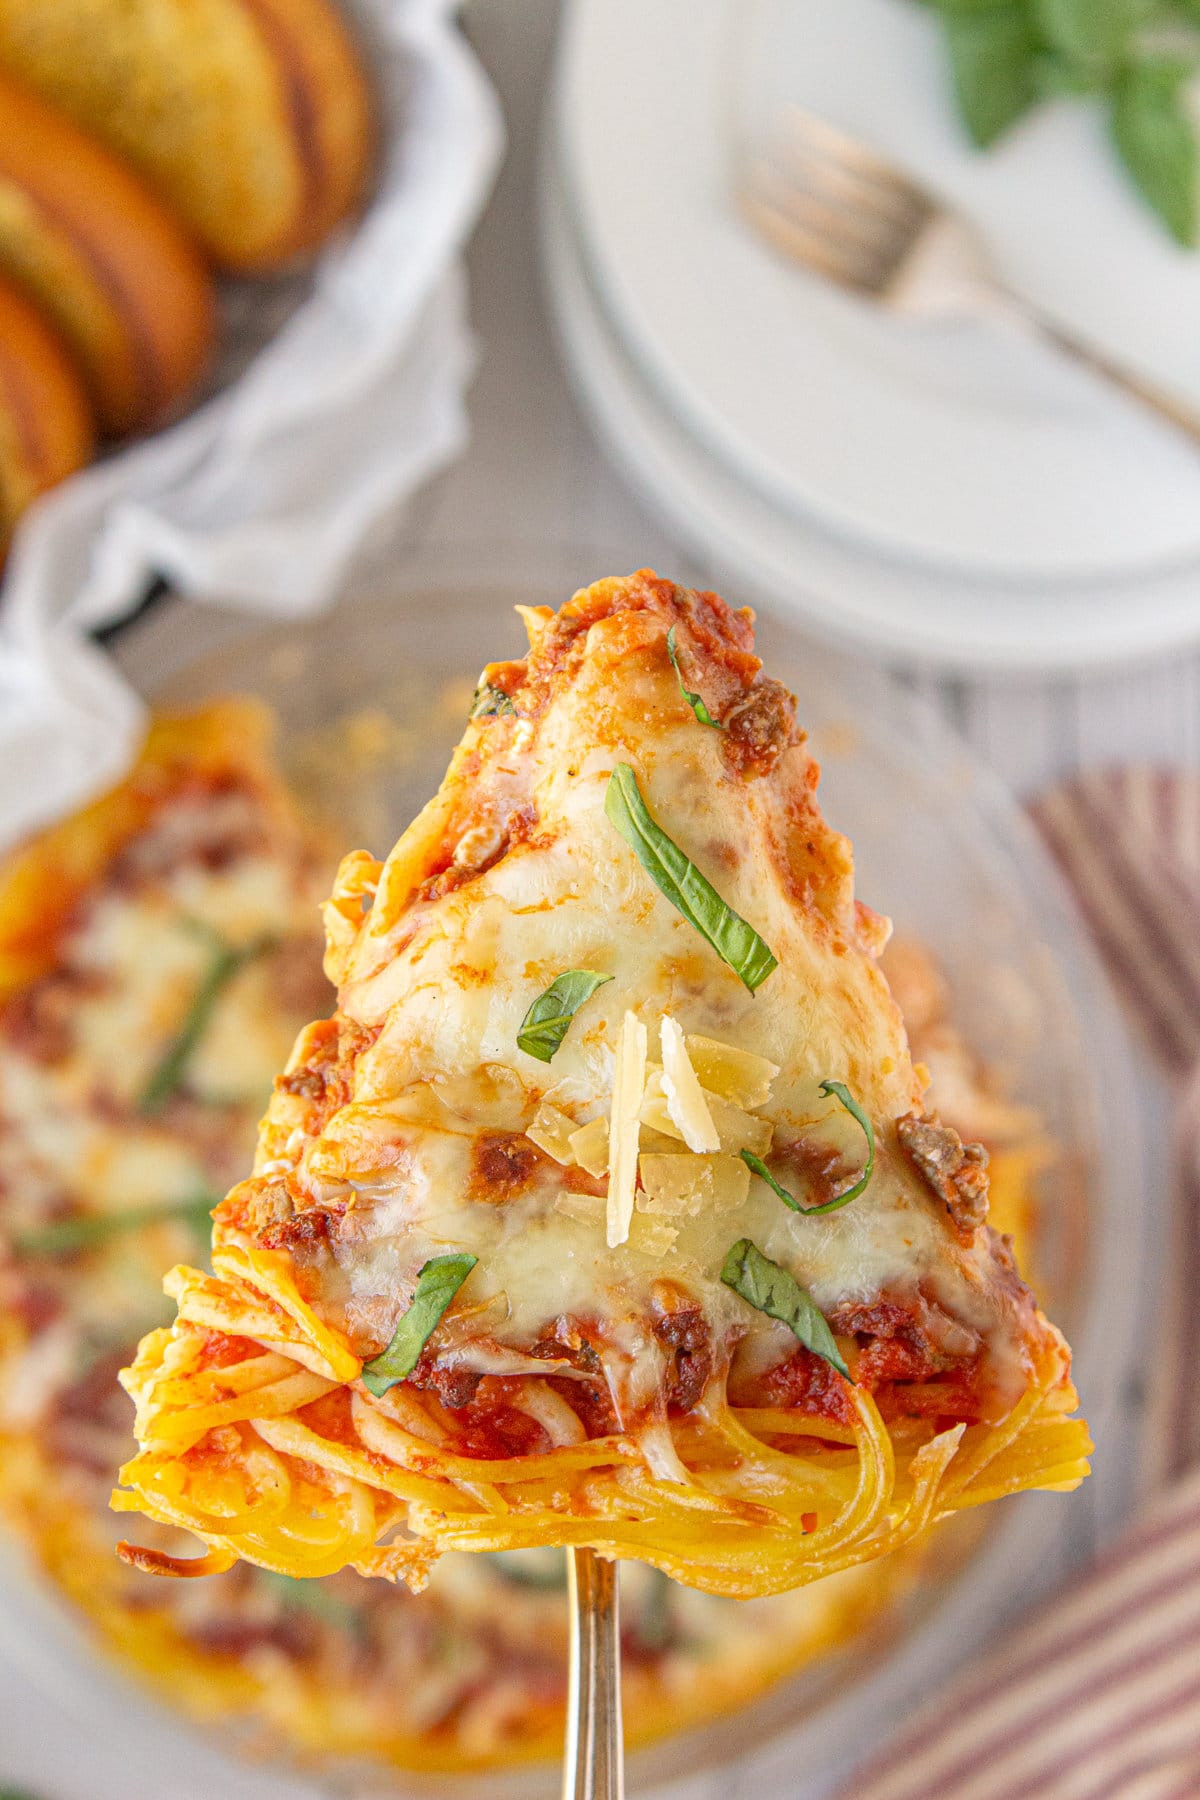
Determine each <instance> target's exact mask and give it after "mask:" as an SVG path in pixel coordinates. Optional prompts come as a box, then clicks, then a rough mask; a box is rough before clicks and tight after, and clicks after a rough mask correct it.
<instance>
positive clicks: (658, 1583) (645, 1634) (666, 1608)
mask: <svg viewBox="0 0 1200 1800" xmlns="http://www.w3.org/2000/svg"><path fill="white" fill-rule="evenodd" d="M646 1574H647V1576H648V1577H649V1580H648V1582H647V1587H646V1591H645V1595H644V1597H643V1599H642V1605H641V1611H640V1612H636V1613H635V1614H634V1630H635V1632H636V1633H637V1638H638V1642H639V1643H640V1644H641V1646H642V1648H643V1650H665V1649H666V1648H667V1645H668V1644H669V1643H670V1642H671V1640H672V1638H673V1637H674V1636H675V1620H674V1617H673V1614H674V1610H675V1609H674V1605H673V1601H674V1596H675V1583H674V1582H673V1581H672V1580H671V1577H670V1576H669V1575H668V1574H666V1573H665V1572H664V1571H663V1570H662V1569H655V1568H649V1569H647V1571H646Z"/></svg>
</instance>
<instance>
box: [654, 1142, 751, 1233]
mask: <svg viewBox="0 0 1200 1800" xmlns="http://www.w3.org/2000/svg"><path fill="white" fill-rule="evenodd" d="M638 1167H639V1169H640V1171H641V1177H642V1187H641V1191H640V1192H639V1194H638V1197H637V1202H638V1210H639V1212H644V1213H663V1214H665V1215H666V1216H668V1217H671V1218H678V1217H679V1216H680V1215H684V1216H686V1217H688V1218H695V1217H697V1215H698V1214H700V1213H702V1212H727V1211H731V1210H732V1209H733V1208H734V1207H737V1206H742V1205H744V1204H745V1201H746V1196H747V1194H748V1193H749V1191H750V1171H749V1169H748V1168H747V1167H746V1165H745V1163H744V1162H743V1161H742V1159H741V1158H740V1157H739V1156H687V1155H681V1154H679V1153H674V1154H669V1155H666V1156H657V1155H646V1154H643V1155H642V1157H641V1158H640V1160H639V1163H638Z"/></svg>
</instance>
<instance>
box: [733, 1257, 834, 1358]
mask: <svg viewBox="0 0 1200 1800" xmlns="http://www.w3.org/2000/svg"><path fill="white" fill-rule="evenodd" d="M721 1280H722V1281H723V1282H724V1283H725V1286H726V1287H731V1288H732V1289H733V1291H734V1293H735V1294H740V1295H741V1297H742V1299H743V1300H746V1301H748V1302H749V1304H750V1305H751V1306H753V1307H756V1308H757V1309H758V1311H759V1312H761V1313H766V1314H767V1316H768V1318H771V1319H778V1320H780V1321H781V1323H782V1324H784V1325H787V1326H788V1327H789V1328H790V1329H791V1330H792V1331H794V1332H795V1334H796V1336H797V1337H798V1338H799V1339H800V1342H801V1343H802V1344H803V1345H804V1346H805V1347H806V1349H809V1350H811V1351H813V1352H814V1354H815V1355H817V1356H823V1357H824V1359H825V1361H826V1362H827V1363H832V1365H833V1367H834V1368H835V1369H836V1370H837V1372H838V1374H839V1375H844V1376H845V1377H846V1379H847V1381H849V1379H850V1371H849V1369H848V1368H847V1367H846V1365H845V1363H844V1362H843V1361H842V1354H841V1351H840V1350H839V1349H838V1347H837V1340H836V1339H835V1337H834V1335H833V1333H832V1331H830V1329H829V1326H828V1324H827V1323H826V1320H825V1317H824V1314H823V1313H822V1312H821V1311H820V1309H819V1307H818V1306H817V1304H816V1302H815V1301H814V1300H813V1298H812V1295H811V1294H808V1293H806V1292H805V1290H804V1289H803V1288H802V1287H801V1286H800V1283H799V1282H798V1281H796V1280H795V1278H794V1277H793V1276H791V1275H789V1274H788V1272H787V1270H786V1269H781V1268H780V1267H779V1264H778V1263H773V1262H772V1261H771V1259H770V1257H769V1256H764V1255H763V1253H762V1251H761V1250H760V1249H759V1248H758V1246H757V1245H756V1244H752V1243H751V1241H750V1239H749V1238H739V1239H738V1241H737V1243H736V1244H734V1245H733V1246H732V1248H731V1249H730V1251H729V1254H728V1256H727V1257H726V1258H725V1265H724V1267H723V1268H722V1270H721Z"/></svg>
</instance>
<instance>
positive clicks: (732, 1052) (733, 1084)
mask: <svg viewBox="0 0 1200 1800" xmlns="http://www.w3.org/2000/svg"><path fill="white" fill-rule="evenodd" d="M684 1042H685V1043H686V1045H687V1053H688V1056H689V1057H690V1058H691V1064H692V1067H693V1069H695V1071H696V1075H697V1077H698V1079H699V1081H700V1082H701V1084H702V1085H703V1086H704V1087H706V1088H708V1089H710V1090H711V1092H712V1093H714V1094H720V1096H721V1098H722V1099H723V1100H732V1101H733V1102H734V1104H735V1105H737V1106H744V1107H746V1108H747V1109H748V1110H750V1111H753V1110H754V1108H755V1107H756V1106H765V1105H766V1104H767V1101H768V1100H769V1099H770V1098H771V1083H772V1082H773V1081H774V1079H775V1077H776V1076H777V1075H778V1073H779V1065H778V1063H773V1062H768V1061H767V1059H766V1057H765V1056H755V1054H754V1052H753V1051H752V1050H739V1049H738V1048H737V1046H736V1045H734V1044H723V1043H721V1042H720V1040H719V1039H718V1038H710V1037H698V1036H696V1035H695V1034H694V1033H692V1032H689V1033H688V1035H687V1037H686V1038H685V1040H684Z"/></svg>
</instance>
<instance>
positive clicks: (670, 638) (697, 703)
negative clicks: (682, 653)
mask: <svg viewBox="0 0 1200 1800" xmlns="http://www.w3.org/2000/svg"><path fill="white" fill-rule="evenodd" d="M667 655H668V656H669V657H670V659H671V667H672V668H673V669H674V671H675V679H676V681H677V682H678V683H679V691H680V693H681V694H682V695H683V697H684V699H685V700H686V701H687V703H688V705H689V706H690V707H691V709H692V711H693V712H694V713H695V715H696V717H697V718H698V719H699V721H700V723H701V724H702V725H711V726H712V728H713V730H714V731H724V730H725V726H724V725H722V723H721V721H720V719H714V718H713V716H712V714H711V713H710V712H709V710H708V708H707V706H705V704H704V701H703V700H702V699H701V697H700V695H699V694H694V693H693V692H692V691H691V689H690V688H685V687H684V685H683V670H682V669H681V668H680V667H679V650H678V648H677V645H676V641H675V626H674V625H672V627H671V629H670V631H668V633H667Z"/></svg>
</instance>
